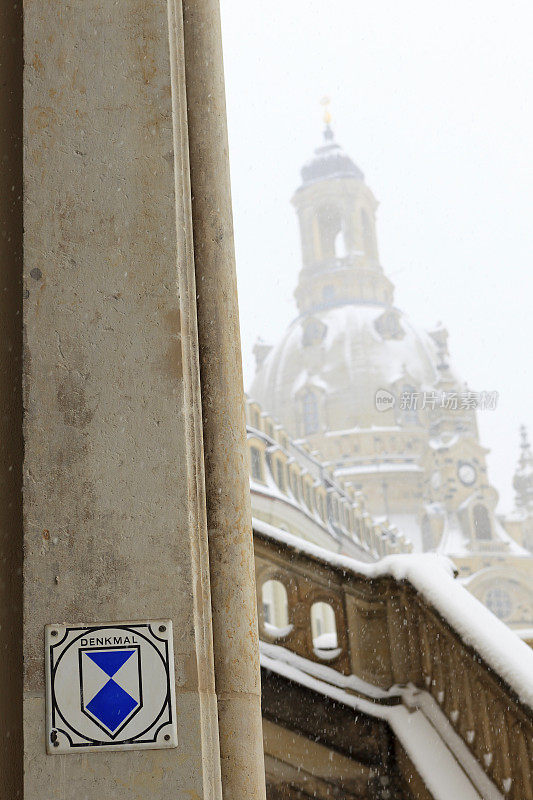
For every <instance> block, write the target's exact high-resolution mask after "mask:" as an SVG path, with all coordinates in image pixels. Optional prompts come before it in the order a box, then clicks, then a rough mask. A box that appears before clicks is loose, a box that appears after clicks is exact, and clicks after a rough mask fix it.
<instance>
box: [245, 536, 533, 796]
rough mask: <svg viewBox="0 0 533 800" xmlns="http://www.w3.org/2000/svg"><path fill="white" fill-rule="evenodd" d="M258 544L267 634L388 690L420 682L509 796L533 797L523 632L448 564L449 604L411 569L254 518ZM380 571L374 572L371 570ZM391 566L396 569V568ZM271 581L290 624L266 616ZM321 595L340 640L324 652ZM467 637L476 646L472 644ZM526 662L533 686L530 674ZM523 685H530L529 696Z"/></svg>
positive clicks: (263, 632) (532, 721)
mask: <svg viewBox="0 0 533 800" xmlns="http://www.w3.org/2000/svg"><path fill="white" fill-rule="evenodd" d="M254 543H255V564H256V578H257V591H258V601H259V602H258V605H259V609H260V614H259V625H260V637H261V639H262V640H263V641H266V642H269V643H274V644H277V645H281V646H282V647H284V648H286V649H287V650H289V651H292V652H293V653H295V654H297V655H299V656H302V657H303V658H305V659H308V660H310V661H312V662H317V663H321V664H326V665H327V666H328V667H330V668H332V669H334V670H337V671H338V672H339V673H341V674H342V675H344V676H347V675H355V676H357V678H359V679H362V680H363V681H365V682H366V683H368V684H372V685H373V686H374V687H379V688H380V689H382V690H389V689H391V688H392V687H396V688H398V690H400V689H401V687H406V686H410V687H416V689H417V690H418V691H419V695H420V697H421V698H427V700H428V701H429V702H430V703H432V701H431V700H430V696H431V697H432V698H433V700H434V701H435V704H436V705H437V706H438V708H440V710H441V711H442V713H443V714H444V716H445V718H446V719H447V721H448V723H449V724H450V725H451V726H452V728H453V730H454V731H455V732H456V734H458V736H459V737H460V739H462V741H463V743H464V745H466V747H467V748H468V750H469V751H470V753H471V754H472V755H473V756H474V758H475V760H476V761H477V762H478V765H479V766H480V767H481V769H482V770H483V772H484V773H485V775H486V776H487V777H488V778H489V779H490V781H492V783H493V784H494V786H495V787H497V789H498V790H499V792H500V793H501V794H502V795H503V796H504V797H505V798H509V799H510V800H533V710H532V706H533V703H532V697H533V690H532V688H531V687H532V685H533V669H531V668H532V667H533V653H531V654H530V651H529V649H528V648H527V646H525V645H523V644H522V643H521V642H519V641H518V638H517V637H516V647H515V645H514V641H515V637H514V634H512V632H511V631H509V630H508V629H507V628H505V626H504V625H503V623H500V622H499V621H498V620H497V619H496V618H495V617H493V616H492V615H491V614H490V612H488V611H487V610H486V609H485V608H483V607H482V606H481V605H480V604H478V603H477V601H476V600H475V599H474V598H472V597H471V596H470V595H469V594H468V592H467V591H466V590H465V589H463V588H462V587H461V586H460V585H459V584H458V583H457V582H456V581H454V580H453V578H452V577H451V576H450V575H449V574H446V571H445V569H444V568H441V567H438V568H437V571H438V572H440V571H442V575H441V576H437V577H439V578H440V580H441V586H440V589H442V591H443V593H444V595H445V597H444V599H443V602H442V603H440V602H437V601H435V602H430V601H429V600H428V599H427V597H426V595H427V594H428V593H430V591H429V590H428V592H424V591H421V590H420V587H417V586H415V583H416V581H412V580H411V578H410V577H409V579H397V578H395V577H393V576H392V575H391V574H386V571H387V568H386V567H385V568H384V569H383V570H382V574H379V572H380V571H379V570H376V566H378V565H361V567H362V571H359V569H358V563H357V562H353V561H350V560H349V559H342V558H339V557H336V556H332V555H330V554H328V553H326V552H325V551H321V550H319V549H318V548H313V546H310V545H308V544H306V543H305V542H299V541H298V540H297V539H295V537H290V536H288V535H286V534H284V533H283V532H279V535H276V532H275V530H274V529H271V528H269V526H265V525H264V524H263V523H256V524H255V525H254ZM412 558H413V557H410V556H400V557H399V559H404V560H405V559H412ZM419 558H420V557H419ZM422 558H427V557H422ZM394 561H395V562H398V557H396V559H394ZM405 563H407V562H405ZM372 569H373V570H374V573H375V574H374V575H370V576H369V574H368V573H369V572H370V571H371V570H372ZM390 571H391V572H392V573H394V569H393V568H391V569H390ZM267 581H278V582H279V583H281V584H282V585H283V587H284V588H285V592H286V598H287V606H288V608H287V612H288V614H287V621H288V624H287V625H286V626H285V627H284V628H283V629H281V628H280V629H279V630H277V629H276V628H274V627H273V626H272V625H269V624H268V623H266V624H265V619H264V617H263V605H262V602H261V598H262V586H263V584H265V582H267ZM422 582H423V581H422ZM426 584H427V585H428V586H429V585H430V582H429V581H428V580H426ZM437 595H438V592H437ZM437 595H436V596H437ZM317 602H320V603H327V604H328V605H329V606H330V607H331V608H332V609H333V612H334V615H335V624H336V634H337V641H336V642H333V644H334V645H335V644H336V645H337V646H336V648H335V647H332V648H331V649H330V650H319V649H317V647H316V646H315V645H316V640H315V643H314V642H313V633H312V624H311V609H312V606H313V604H315V603H317ZM446 603H448V604H450V603H451V606H453V607H454V608H455V609H456V610H457V613H456V614H455V616H454V614H452V613H450V614H449V615H448V616H450V617H452V619H449V618H446ZM439 606H440V608H439ZM443 609H444V610H443ZM462 609H464V612H465V619H466V624H468V622H469V621H470V622H472V620H473V623H472V626H471V627H473V628H476V627H477V628H478V630H472V631H471V632H470V633H465V626H464V625H461V624H460V623H459V622H458V620H460V619H461V614H462ZM476 620H477V621H476ZM461 628H463V629H462V630H461ZM478 634H479V636H478ZM491 635H493V636H494V639H495V645H496V646H495V653H494V654H492V653H491V650H490V641H491ZM508 637H513V638H512V639H511V638H508ZM467 638H468V639H469V640H470V642H472V643H474V642H475V643H476V644H467V642H466V641H465V639H467ZM498 639H499V641H498ZM478 641H479V642H480V645H479V646H478ZM517 648H518V658H517V652H516V650H517ZM520 648H523V651H521V650H520ZM509 650H513V651H514V652H508V651H509ZM513 658H514V662H513ZM528 659H529V660H530V661H531V663H529V661H528ZM491 662H492V663H491ZM517 663H518V668H517V669H516V670H514V666H513V665H516V664H517ZM528 670H531V672H530V673H529V689H527V682H528V681H527V678H526V679H525V680H524V675H527V674H528ZM522 683H526V689H525V697H524V693H523V692H521V684H522ZM513 684H514V685H513ZM519 693H521V694H522V699H520V697H519ZM445 724H446V723H445Z"/></svg>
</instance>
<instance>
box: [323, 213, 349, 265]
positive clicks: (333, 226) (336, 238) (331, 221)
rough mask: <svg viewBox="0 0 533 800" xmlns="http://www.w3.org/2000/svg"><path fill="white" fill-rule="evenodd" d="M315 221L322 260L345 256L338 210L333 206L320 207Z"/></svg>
mask: <svg viewBox="0 0 533 800" xmlns="http://www.w3.org/2000/svg"><path fill="white" fill-rule="evenodd" d="M317 221H318V230H319V235H320V249H321V251H322V258H323V259H324V260H326V259H331V258H340V257H342V255H345V253H346V248H345V243H344V236H343V232H342V219H341V215H340V212H339V209H338V208H337V207H336V206H333V205H324V206H321V208H319V209H318V211H317Z"/></svg>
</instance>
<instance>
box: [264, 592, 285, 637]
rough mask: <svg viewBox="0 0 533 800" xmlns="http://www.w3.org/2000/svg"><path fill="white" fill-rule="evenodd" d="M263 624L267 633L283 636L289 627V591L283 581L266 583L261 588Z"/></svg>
mask: <svg viewBox="0 0 533 800" xmlns="http://www.w3.org/2000/svg"><path fill="white" fill-rule="evenodd" d="M261 600H262V605H263V624H264V626H265V629H266V631H267V633H270V634H271V635H272V636H276V635H277V636H282V635H284V634H286V633H287V627H288V625H289V603H288V599H287V590H286V589H285V586H284V585H283V584H282V582H281V581H276V580H270V581H265V583H264V584H263V585H262V587H261Z"/></svg>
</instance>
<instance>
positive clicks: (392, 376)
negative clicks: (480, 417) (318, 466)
mask: <svg viewBox="0 0 533 800" xmlns="http://www.w3.org/2000/svg"><path fill="white" fill-rule="evenodd" d="M438 364H439V356H438V351H437V346H436V343H435V341H434V340H433V339H432V337H431V336H430V335H429V334H427V333H425V332H424V331H418V330H417V329H416V328H415V327H414V326H413V325H412V324H411V323H410V322H409V321H408V319H407V318H406V316H405V315H404V314H402V313H401V312H400V311H398V310H397V309H395V308H389V309H387V308H384V307H383V306H382V305H372V304H367V305H364V304H350V303H348V304H345V305H338V306H336V307H333V308H325V309H322V310H317V311H315V312H314V313H312V314H308V315H304V316H300V317H298V318H297V319H296V320H295V321H294V322H293V323H292V324H291V325H290V327H289V328H288V330H287V331H286V333H285V335H284V336H283V338H282V339H281V341H280V342H279V343H278V344H277V346H275V347H274V348H272V349H271V350H270V352H268V354H267V355H266V357H264V360H263V362H262V363H261V364H260V365H259V367H258V370H257V372H256V376H255V379H254V381H253V384H252V386H251V388H250V395H251V397H252V398H253V399H255V400H257V401H258V402H260V403H261V404H262V405H263V407H264V408H268V409H269V411H270V412H271V413H272V415H273V416H274V417H276V418H277V419H279V420H280V422H282V423H283V424H284V425H285V426H286V427H287V429H288V431H289V432H290V433H291V434H292V435H293V436H304V435H306V433H307V431H305V430H302V429H301V426H302V403H305V399H304V398H305V396H306V395H308V394H309V393H313V394H314V395H315V396H316V398H317V404H318V405H317V407H318V409H319V413H320V426H319V427H320V428H321V429H322V430H324V429H326V430H330V431H332V430H337V431H338V430H348V429H352V428H355V427H364V428H367V427H371V426H372V425H377V426H382V425H391V424H396V423H397V415H398V406H399V404H398V402H396V407H395V408H392V409H389V410H387V411H385V412H384V411H383V410H379V409H378V408H376V393H377V392H379V390H385V391H389V392H392V393H393V394H395V396H396V400H397V401H398V398H399V395H400V393H401V392H402V391H416V392H420V391H422V392H423V391H430V390H432V389H433V388H434V387H435V385H436V384H437V382H438V380H439V370H438Z"/></svg>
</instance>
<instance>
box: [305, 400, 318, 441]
mask: <svg viewBox="0 0 533 800" xmlns="http://www.w3.org/2000/svg"><path fill="white" fill-rule="evenodd" d="M302 417H303V425H304V434H305V435H306V436H308V435H309V434H311V433H316V432H317V431H318V400H317V396H316V394H315V393H314V392H312V391H311V390H310V389H308V390H307V391H306V392H304V394H303V396H302Z"/></svg>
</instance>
